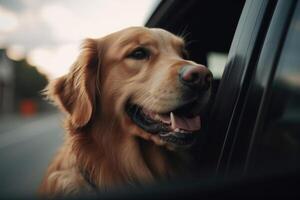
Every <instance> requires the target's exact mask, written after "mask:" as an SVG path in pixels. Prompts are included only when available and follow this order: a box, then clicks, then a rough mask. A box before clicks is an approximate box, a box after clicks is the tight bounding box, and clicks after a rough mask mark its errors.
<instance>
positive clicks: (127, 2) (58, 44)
mask: <svg viewBox="0 0 300 200" xmlns="http://www.w3.org/2000/svg"><path fill="white" fill-rule="evenodd" d="M158 3H159V0H0V48H7V54H8V56H9V57H10V58H11V59H14V60H19V59H22V58H24V57H26V59H27V60H28V62H29V63H30V64H32V65H35V66H37V67H38V69H39V71H41V72H42V73H45V74H46V75H47V76H48V77H49V78H50V79H52V78H56V77H59V76H61V75H63V74H65V73H67V72H68V69H69V67H70V66H71V64H72V63H73V62H74V61H75V59H76V57H77V55H78V53H79V46H80V43H81V41H82V40H83V39H84V38H88V37H90V38H99V37H102V36H105V35H107V34H109V33H112V32H115V31H118V30H120V29H123V28H126V27H128V26H141V25H144V23H145V22H146V21H147V19H148V18H149V17H150V15H151V13H152V12H153V10H154V9H155V8H156V6H157V5H158Z"/></svg>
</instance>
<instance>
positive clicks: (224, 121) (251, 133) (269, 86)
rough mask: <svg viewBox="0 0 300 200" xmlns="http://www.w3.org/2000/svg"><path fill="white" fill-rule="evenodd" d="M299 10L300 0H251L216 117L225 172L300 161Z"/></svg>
mask: <svg viewBox="0 0 300 200" xmlns="http://www.w3.org/2000/svg"><path fill="white" fill-rule="evenodd" d="M299 13H300V9H299V2H298V1H263V2H259V1H247V2H246V5H245V8H244V10H243V14H242V16H241V19H240V21H239V26H238V28H237V31H236V33H235V38H234V40H233V43H232V46H231V49H230V56H229V59H228V64H227V66H226V71H225V72H224V74H223V77H222V81H221V84H220V87H219V90H218V95H217V97H216V101H215V106H214V110H213V113H212V116H211V121H210V123H211V126H210V127H211V129H210V130H211V132H210V133H209V134H211V133H212V135H210V136H209V137H211V138H210V140H209V141H210V142H209V143H207V144H210V145H211V143H215V144H216V145H218V146H217V147H219V149H218V148H217V149H214V150H211V152H213V151H214V152H216V153H215V157H213V158H214V159H216V158H217V160H214V162H215V163H216V173H217V175H219V176H224V177H227V178H228V177H232V176H244V175H248V176H249V175H250V176H251V175H255V174H261V175H264V174H265V173H267V174H270V173H272V172H274V173H275V171H276V172H282V173H284V172H285V170H287V169H290V168H293V169H296V168H297V167H296V166H298V163H299V159H298V157H299V153H300V152H299V150H298V149H299V147H300V145H299V141H300V140H299V135H298V134H297V133H299V132H300V127H299V124H300V123H299V122H300V120H299V118H300V117H299V106H298V104H299V103H297V102H300V101H299V79H300V75H299V68H300V65H299V63H300V60H299V52H300V45H299V35H300V34H299ZM297 55H298V56H297ZM297 59H298V60H297ZM290 79H292V81H293V82H292V83H291V82H290ZM215 122H216V123H217V124H218V126H213V124H214V123H215ZM219 124H220V125H219ZM217 142H219V143H217ZM215 147H216V146H215ZM291 166H293V167H291Z"/></svg>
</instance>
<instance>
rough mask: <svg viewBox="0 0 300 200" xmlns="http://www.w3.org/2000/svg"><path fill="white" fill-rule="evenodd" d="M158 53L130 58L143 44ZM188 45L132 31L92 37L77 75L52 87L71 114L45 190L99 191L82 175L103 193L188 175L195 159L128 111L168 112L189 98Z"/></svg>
mask: <svg viewBox="0 0 300 200" xmlns="http://www.w3.org/2000/svg"><path fill="white" fill-rule="evenodd" d="M139 45H142V46H146V47H147V48H149V49H151V52H152V55H151V57H150V58H149V59H148V60H132V59H127V58H126V55H128V53H129V52H130V51H132V50H133V49H134V48H136V47H137V46H139ZM184 51H185V50H184V41H183V39H182V38H180V37H177V36H175V35H173V34H171V33H169V32H167V31H164V30H162V29H148V28H143V27H131V28H127V29H124V30H121V31H119V32H116V33H113V34H110V35H108V36H106V37H103V38H100V39H86V40H85V41H84V42H83V46H82V51H81V54H80V55H79V57H78V59H77V60H76V62H75V63H74V64H73V66H72V68H71V69H70V72H69V73H68V74H67V75H65V76H62V77H60V78H58V79H56V80H54V81H52V82H50V84H49V85H48V87H47V94H48V96H49V97H50V98H51V99H52V100H53V101H54V102H55V103H56V104H57V105H58V106H59V108H60V109H61V110H63V111H65V112H66V113H67V118H66V130H67V134H66V138H65V141H64V144H63V146H62V148H61V149H60V151H59V152H58V153H57V155H56V157H55V159H54V160H53V161H52V163H51V164H50V166H49V168H48V171H47V174H46V176H45V178H44V180H43V182H42V184H41V187H40V190H39V192H40V193H41V194H42V195H47V196H53V195H69V194H77V193H79V192H80V191H83V190H85V191H93V189H92V187H91V186H90V185H89V184H88V183H87V181H86V180H85V178H84V177H83V176H82V174H81V173H80V169H81V170H85V171H88V172H89V178H90V179H91V180H92V181H93V183H95V184H96V185H97V187H99V188H101V189H104V190H105V189H109V188H111V187H115V186H120V185H127V184H134V185H136V184H145V183H151V182H153V181H155V180H166V179H169V178H170V177H174V176H176V175H179V174H180V173H183V172H184V173H185V171H184V170H186V169H187V167H188V166H189V162H190V159H189V156H188V154H187V153H186V152H185V151H174V147H172V145H170V144H168V143H166V142H164V141H162V140H160V139H159V137H158V136H156V135H153V134H149V133H147V132H145V131H143V130H142V129H140V128H139V127H137V126H136V125H135V124H134V123H133V122H132V121H131V120H130V119H129V117H128V116H127V114H126V113H125V111H124V107H125V105H126V102H128V100H130V101H132V102H134V103H138V104H140V105H144V106H146V107H147V108H149V109H151V110H153V111H156V112H164V111H167V110H171V109H172V108H175V107H176V106H177V105H178V104H179V102H180V101H181V92H182V91H181V88H180V84H179V82H178V80H177V79H176V78H175V77H177V73H178V70H179V69H180V68H181V67H182V66H183V65H184V64H190V65H198V64H196V63H194V62H192V61H190V60H185V59H183V58H182V54H183V53H184Z"/></svg>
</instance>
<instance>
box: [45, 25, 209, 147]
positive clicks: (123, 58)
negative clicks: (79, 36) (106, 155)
mask: <svg viewBox="0 0 300 200" xmlns="http://www.w3.org/2000/svg"><path fill="white" fill-rule="evenodd" d="M186 57H187V55H186V50H185V44H184V41H183V39H182V38H180V37H177V36H175V35H173V34H171V33H169V32H167V31H165V30H162V29H148V28H143V27H132V28H128V29H125V30H121V31H119V32H116V33H113V34H110V35H108V36H106V37H103V38H100V39H88V40H86V41H85V42H84V43H83V48H82V52H81V54H80V55H79V57H78V59H77V61H76V62H75V63H74V65H73V66H72V68H71V71H70V73H69V74H67V75H65V76H63V77H61V78H59V79H57V80H55V81H53V82H52V83H50V85H49V94H50V96H51V97H52V98H53V97H54V99H55V100H56V102H58V104H59V105H60V106H61V108H62V109H64V110H65V111H67V113H69V117H70V122H71V125H72V126H73V127H74V128H82V127H84V126H86V125H87V124H89V123H98V121H97V120H95V118H99V119H102V120H104V121H106V124H107V126H110V124H109V123H117V124H118V125H116V126H118V127H120V128H119V129H120V130H121V132H122V134H124V135H126V136H129V137H132V136H138V137H141V138H143V139H145V140H151V141H153V142H155V143H156V144H157V145H166V146H167V147H170V148H172V149H174V148H177V147H188V146H190V145H191V144H192V143H193V141H194V139H195V136H196V135H197V133H198V132H199V130H200V128H201V115H202V112H203V110H204V109H205V107H206V105H207V103H208V100H209V98H210V91H211V82H212V74H211V72H210V71H209V70H208V69H207V68H206V67H205V66H203V65H200V64H197V63H195V62H193V61H191V60H187V58H186ZM102 125H103V123H102ZM108 134H113V131H112V133H108Z"/></svg>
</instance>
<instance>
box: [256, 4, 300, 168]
mask: <svg viewBox="0 0 300 200" xmlns="http://www.w3.org/2000/svg"><path fill="white" fill-rule="evenodd" d="M299 36H300V3H299V2H298V5H297V6H296V10H295V13H294V16H293V18H292V21H291V24H290V27H289V28H288V32H287V36H286V39H285V42H284V44H283V48H282V52H281V55H280V57H279V61H278V64H277V69H276V72H275V75H274V79H273V82H272V84H271V86H270V87H271V88H270V93H269V94H270V98H269V104H268V105H267V106H268V108H267V110H268V111H267V115H266V118H265V123H264V126H263V129H262V132H261V133H259V134H258V139H257V140H256V141H257V142H256V144H254V147H253V150H254V152H253V156H252V163H251V165H253V166H254V169H256V170H257V169H260V167H261V166H265V165H268V164H270V163H276V164H277V166H282V167H284V166H286V167H290V166H291V164H293V165H294V164H295V162H296V161H297V160H299V153H300V103H299V102H300V56H299V55H300V54H299V52H300V37H299Z"/></svg>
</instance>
